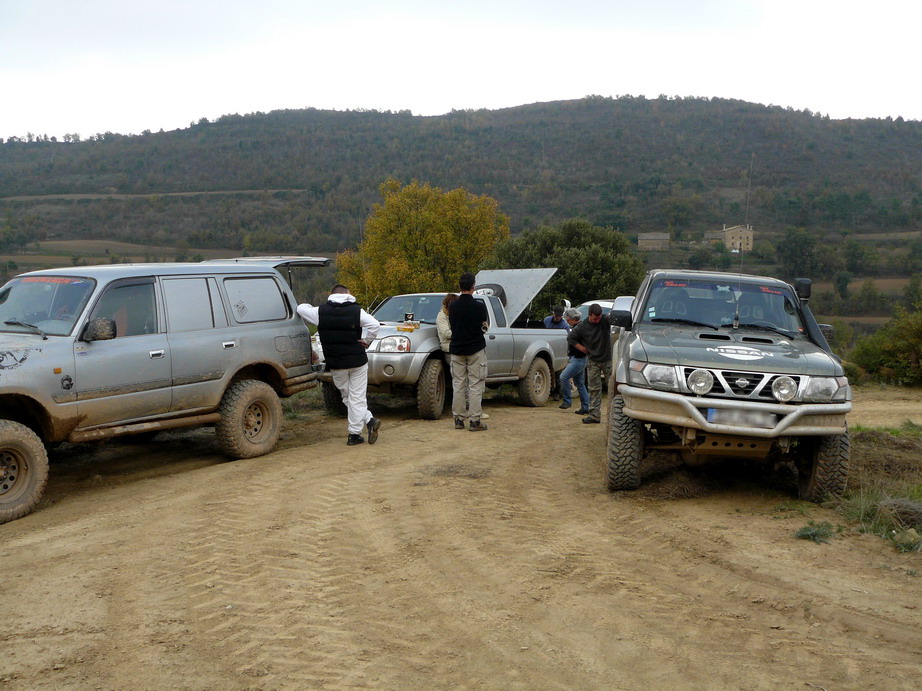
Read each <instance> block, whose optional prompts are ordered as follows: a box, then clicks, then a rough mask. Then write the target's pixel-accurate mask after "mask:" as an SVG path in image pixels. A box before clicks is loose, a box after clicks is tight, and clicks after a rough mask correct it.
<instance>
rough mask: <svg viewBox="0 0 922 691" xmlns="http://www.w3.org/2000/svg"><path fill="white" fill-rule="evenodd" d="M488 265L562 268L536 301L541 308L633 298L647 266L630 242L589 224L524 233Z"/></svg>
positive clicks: (501, 247) (578, 222) (500, 249)
mask: <svg viewBox="0 0 922 691" xmlns="http://www.w3.org/2000/svg"><path fill="white" fill-rule="evenodd" d="M487 266H488V268H502V269H525V268H535V267H549V266H554V267H557V269H558V270H557V273H555V274H554V276H553V278H551V280H550V281H549V282H548V284H547V285H546V286H545V287H544V289H543V290H542V291H541V292H540V293H539V294H538V296H537V297H536V298H535V302H536V303H537V304H538V305H540V306H541V308H542V309H544V308H549V307H550V306H551V305H555V304H559V303H560V301H561V300H562V299H567V300H570V301H571V302H572V303H573V304H578V303H581V302H585V301H586V300H592V299H600V300H601V299H606V298H608V299H612V298H615V297H617V296H618V295H633V294H634V292H635V291H636V290H637V286H638V285H639V284H640V281H641V280H642V279H643V274H644V265H643V261H642V260H641V259H640V258H638V257H637V256H636V255H635V254H634V253H633V251H632V249H631V244H630V242H629V241H628V239H627V237H625V236H624V235H623V234H622V233H619V232H617V231H615V230H613V229H611V228H602V227H599V226H594V225H592V224H591V223H590V222H589V221H587V220H584V219H571V220H568V221H564V222H562V223H560V224H558V225H556V226H541V227H539V228H534V229H528V230H524V231H522V233H520V234H519V235H518V236H516V237H512V238H509V239H508V240H506V241H505V242H503V243H501V244H500V245H499V246H498V247H497V248H496V253H495V255H494V256H493V257H492V258H491V259H490V261H489V262H488V263H487Z"/></svg>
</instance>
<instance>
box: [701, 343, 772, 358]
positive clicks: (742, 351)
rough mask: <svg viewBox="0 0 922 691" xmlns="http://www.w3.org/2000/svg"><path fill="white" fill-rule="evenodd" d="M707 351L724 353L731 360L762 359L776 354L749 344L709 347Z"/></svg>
mask: <svg viewBox="0 0 922 691" xmlns="http://www.w3.org/2000/svg"><path fill="white" fill-rule="evenodd" d="M707 351H708V352H709V353H717V354H718V355H723V356H724V357H728V358H730V359H731V360H761V359H762V358H765V357H774V356H775V354H774V353H769V352H766V351H764V350H758V349H756V348H749V347H748V346H717V347H716V348H708V349H707Z"/></svg>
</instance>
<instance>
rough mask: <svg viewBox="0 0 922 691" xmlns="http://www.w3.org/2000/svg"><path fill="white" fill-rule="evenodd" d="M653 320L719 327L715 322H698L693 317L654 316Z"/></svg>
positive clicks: (712, 327) (710, 327) (715, 328)
mask: <svg viewBox="0 0 922 691" xmlns="http://www.w3.org/2000/svg"><path fill="white" fill-rule="evenodd" d="M650 321H651V322H667V323H670V324H688V325H689V326H705V327H707V328H709V329H714V330H715V331H716V330H717V327H716V326H714V325H713V324H706V323H705V322H696V321H694V320H693V319H672V318H666V317H654V318H653V319H651V320H650Z"/></svg>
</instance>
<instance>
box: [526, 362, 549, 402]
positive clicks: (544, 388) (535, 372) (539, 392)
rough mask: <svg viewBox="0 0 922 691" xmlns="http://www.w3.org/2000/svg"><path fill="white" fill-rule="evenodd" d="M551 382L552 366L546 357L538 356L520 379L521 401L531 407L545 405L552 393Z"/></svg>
mask: <svg viewBox="0 0 922 691" xmlns="http://www.w3.org/2000/svg"><path fill="white" fill-rule="evenodd" d="M551 384H552V382H551V368H550V367H549V366H548V364H547V361H546V360H545V359H544V358H540V357H536V358H535V359H534V360H532V361H531V364H530V365H529V366H528V372H527V373H526V374H525V377H524V378H523V379H519V401H520V402H521V404H522V405H524V406H528V407H530V408H537V407H539V406H543V405H544V404H545V403H547V399H548V398H549V397H550V395H551Z"/></svg>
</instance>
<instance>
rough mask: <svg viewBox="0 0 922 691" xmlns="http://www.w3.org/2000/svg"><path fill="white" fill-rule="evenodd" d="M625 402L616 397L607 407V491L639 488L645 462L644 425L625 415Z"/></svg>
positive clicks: (620, 397)
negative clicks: (641, 468) (643, 462)
mask: <svg viewBox="0 0 922 691" xmlns="http://www.w3.org/2000/svg"><path fill="white" fill-rule="evenodd" d="M623 408H624V398H623V397H622V396H614V397H612V399H611V403H610V405H609V406H608V489H610V490H611V491H613V492H615V491H618V490H626V489H637V488H638V487H640V461H641V460H642V459H643V423H641V422H640V420H635V419H634V418H632V417H628V416H627V415H625V414H624V410H623Z"/></svg>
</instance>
